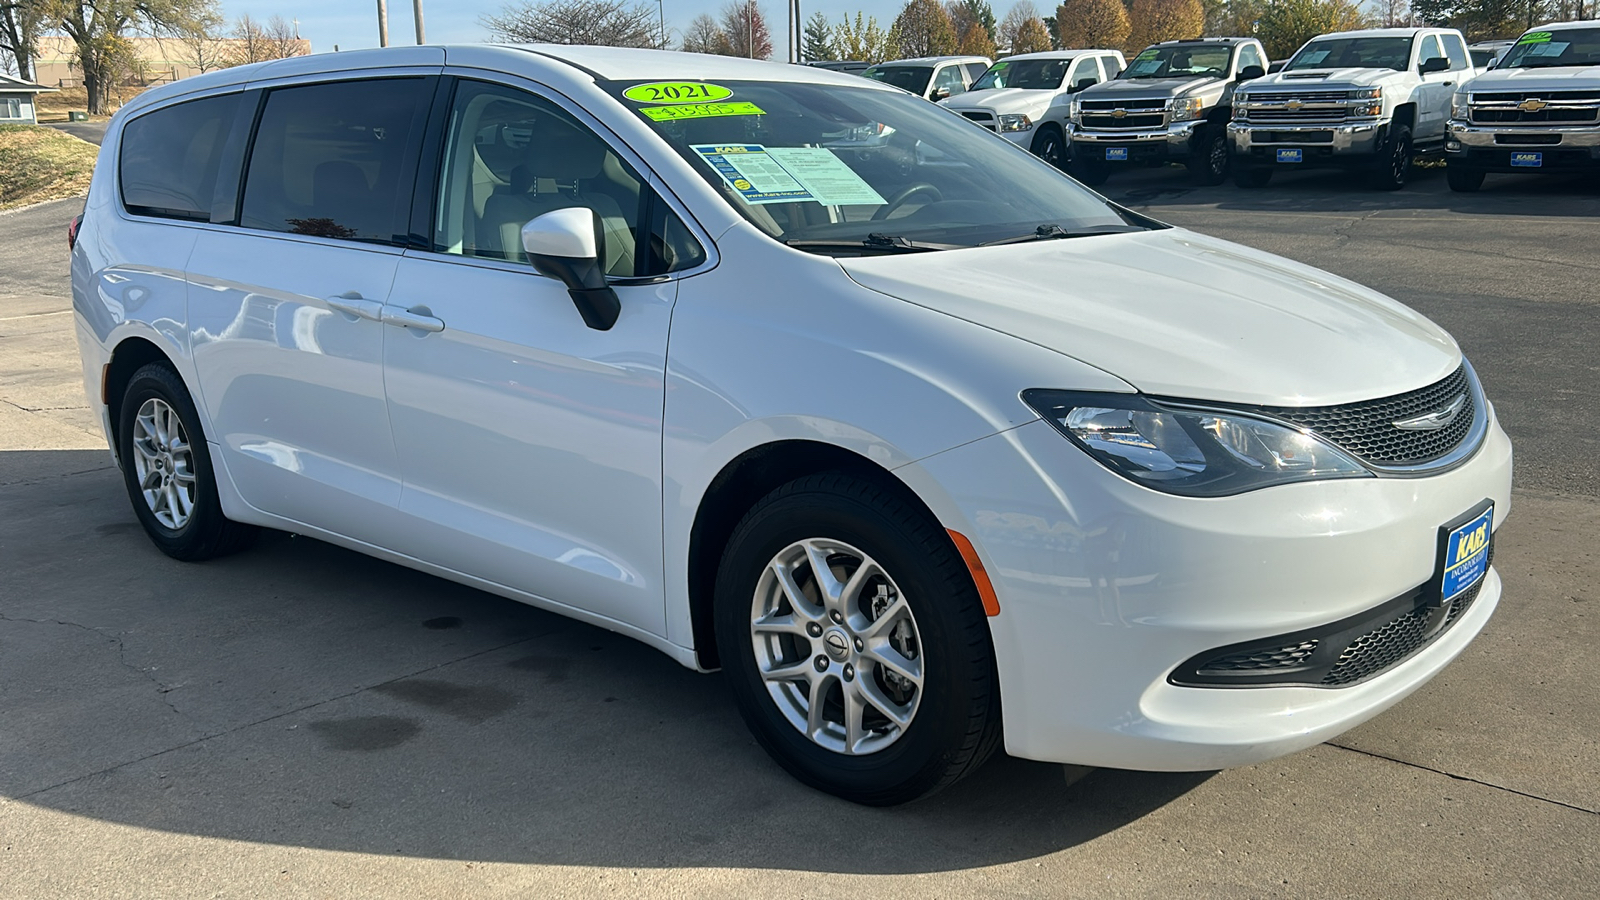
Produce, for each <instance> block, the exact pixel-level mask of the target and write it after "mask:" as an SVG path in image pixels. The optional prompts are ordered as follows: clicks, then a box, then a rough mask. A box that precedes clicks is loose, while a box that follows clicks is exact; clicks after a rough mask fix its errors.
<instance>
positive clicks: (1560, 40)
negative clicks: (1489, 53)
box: [1496, 28, 1600, 69]
mask: <svg viewBox="0 0 1600 900" xmlns="http://www.w3.org/2000/svg"><path fill="white" fill-rule="evenodd" d="M1555 66H1600V28H1563V29H1561V30H1560V31H1530V32H1528V33H1527V34H1525V35H1523V36H1522V37H1520V38H1517V43H1516V45H1515V46H1513V47H1512V48H1511V49H1510V50H1507V51H1506V55H1505V56H1504V57H1503V58H1502V59H1501V60H1500V65H1499V66H1496V68H1500V69H1546V68H1553V67H1555Z"/></svg>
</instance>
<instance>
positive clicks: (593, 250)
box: [522, 206, 622, 331]
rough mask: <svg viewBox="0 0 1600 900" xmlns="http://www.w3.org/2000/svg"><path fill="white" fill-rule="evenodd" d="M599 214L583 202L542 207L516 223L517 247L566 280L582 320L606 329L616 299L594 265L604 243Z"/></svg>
mask: <svg viewBox="0 0 1600 900" xmlns="http://www.w3.org/2000/svg"><path fill="white" fill-rule="evenodd" d="M601 227H602V226H601V223H600V221H599V216H598V215H596V214H595V211H594V210H592V209H589V208H588V207H583V206H572V207H568V208H566V209H558V210H555V211H554V212H547V213H545V214H544V215H542V216H539V217H538V218H536V219H534V220H533V221H531V222H529V223H528V224H526V225H524V226H522V249H523V251H524V252H526V253H527V254H528V262H530V263H532V264H533V267H534V269H536V270H537V271H538V272H539V274H541V275H547V276H549V277H551V278H554V279H556V280H558V281H560V282H561V283H562V284H565V285H566V286H567V294H568V295H570V296H571V297H572V303H573V305H574V306H576V307H577V308H578V314H579V315H581V316H583V321H584V324H586V325H588V326H589V327H590V328H593V329H596V330H598V331H607V330H609V329H610V328H611V326H612V325H615V324H616V323H617V316H619V315H620V314H621V313H622V301H621V300H619V299H618V298H617V292H616V291H613V290H612V289H611V285H609V284H607V283H606V273H605V271H604V270H603V269H602V268H601V267H600V256H601V253H602V252H603V251H604V249H605V243H604V242H605V237H604V235H603V233H602V232H601Z"/></svg>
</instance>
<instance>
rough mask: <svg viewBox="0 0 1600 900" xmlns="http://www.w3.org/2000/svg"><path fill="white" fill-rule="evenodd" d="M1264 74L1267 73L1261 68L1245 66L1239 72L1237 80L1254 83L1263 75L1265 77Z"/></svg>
mask: <svg viewBox="0 0 1600 900" xmlns="http://www.w3.org/2000/svg"><path fill="white" fill-rule="evenodd" d="M1266 74H1267V71H1266V70H1265V69H1263V68H1261V67H1260V66H1245V67H1244V68H1242V69H1240V70H1239V80H1240V81H1254V80H1255V79H1257V78H1260V77H1262V76H1263V75H1266Z"/></svg>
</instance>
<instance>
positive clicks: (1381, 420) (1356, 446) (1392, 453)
mask: <svg viewBox="0 0 1600 900" xmlns="http://www.w3.org/2000/svg"><path fill="white" fill-rule="evenodd" d="M1462 395H1465V396H1466V398H1467V403H1466V406H1465V407H1463V408H1462V410H1461V413H1460V414H1459V415H1457V416H1456V418H1455V420H1454V421H1452V422H1451V423H1450V424H1448V425H1446V426H1444V427H1443V428H1439V429H1436V430H1433V431H1407V430H1405V429H1402V428H1396V427H1395V426H1394V423H1395V422H1400V421H1404V420H1406V419H1410V418H1413V417H1416V416H1422V415H1427V414H1428V413H1432V412H1437V411H1439V410H1441V409H1444V408H1445V407H1446V406H1449V405H1450V403H1451V402H1452V401H1454V400H1455V399H1456V398H1457V397H1459V396H1462ZM1253 408H1254V409H1256V410H1259V411H1260V412H1262V413H1265V414H1267V415H1270V416H1274V417H1276V418H1279V419H1285V420H1287V421H1290V422H1293V423H1294V424H1296V425H1299V426H1301V427H1304V428H1309V429H1311V430H1312V431H1314V432H1316V433H1317V434H1318V435H1321V436H1322V437H1324V438H1326V439H1327V440H1329V441H1330V442H1332V443H1333V444H1335V445H1337V446H1339V447H1341V448H1343V449H1344V450H1346V451H1348V452H1349V453H1352V454H1354V455H1355V456H1357V457H1360V458H1361V459H1363V460H1365V461H1367V462H1369V463H1373V464H1375V465H1380V466H1410V465H1419V464H1422V463H1427V462H1431V461H1433V460H1435V459H1438V458H1439V457H1441V456H1444V455H1445V454H1447V453H1449V452H1450V451H1452V450H1454V449H1456V447H1458V446H1460V444H1461V442H1462V441H1463V440H1464V439H1465V438H1466V436H1467V435H1468V433H1470V432H1471V430H1472V423H1473V420H1474V419H1476V418H1477V416H1478V415H1479V414H1480V413H1479V410H1478V409H1477V402H1476V399H1475V398H1474V397H1473V391H1472V386H1471V384H1470V383H1469V382H1468V379H1467V368H1466V366H1465V365H1462V366H1461V367H1460V368H1458V369H1456V370H1455V371H1454V372H1452V373H1451V374H1450V375H1449V376H1448V377H1446V378H1444V379H1442V380H1440V381H1437V382H1434V383H1433V384H1430V385H1428V386H1427V387H1424V388H1419V389H1417V390H1414V391H1407V392H1406V393H1404V394H1395V395H1394V396H1392V397H1382V398H1380V399H1377V400H1368V401H1365V402H1362V403H1345V404H1341V405H1339V406H1263V407H1253Z"/></svg>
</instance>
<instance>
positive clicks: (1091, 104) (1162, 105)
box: [1078, 98, 1167, 112]
mask: <svg viewBox="0 0 1600 900" xmlns="http://www.w3.org/2000/svg"><path fill="white" fill-rule="evenodd" d="M1078 106H1079V108H1080V109H1082V110H1083V111H1084V112H1089V111H1091V110H1093V111H1102V110H1113V109H1166V108H1167V101H1165V100H1162V99H1160V98H1154V99H1149V100H1082V101H1079V104H1078Z"/></svg>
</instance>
